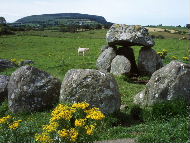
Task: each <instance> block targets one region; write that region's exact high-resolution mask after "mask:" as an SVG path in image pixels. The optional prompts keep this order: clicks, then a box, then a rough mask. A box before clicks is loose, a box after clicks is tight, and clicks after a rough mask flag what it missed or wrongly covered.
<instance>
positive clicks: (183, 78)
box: [134, 61, 190, 105]
mask: <svg viewBox="0 0 190 143" xmlns="http://www.w3.org/2000/svg"><path fill="white" fill-rule="evenodd" d="M176 98H185V99H186V100H187V101H188V102H189V103H190V65H189V64H185V63H182V62H179V61H171V62H170V63H169V64H167V65H166V66H164V67H163V68H161V69H159V70H158V71H156V72H154V73H153V75H152V77H151V79H150V80H149V82H148V83H147V85H146V88H145V90H143V91H142V92H140V93H139V94H137V95H136V96H135V98H134V102H135V103H137V104H142V105H152V104H154V103H157V102H161V101H165V100H173V99H176Z"/></svg>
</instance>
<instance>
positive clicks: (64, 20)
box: [16, 13, 112, 26]
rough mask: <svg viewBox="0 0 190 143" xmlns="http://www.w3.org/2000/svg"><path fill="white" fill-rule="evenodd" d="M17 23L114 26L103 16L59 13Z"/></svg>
mask: <svg viewBox="0 0 190 143" xmlns="http://www.w3.org/2000/svg"><path fill="white" fill-rule="evenodd" d="M16 23H22V24H38V25H49V26H56V25H62V24H65V25H69V24H78V25H88V24H103V25H109V24H112V23H110V22H107V21H106V19H105V18H104V17H102V16H97V15H89V14H80V13H58V14H43V15H32V16H27V17H24V18H21V19H19V20H17V21H16Z"/></svg>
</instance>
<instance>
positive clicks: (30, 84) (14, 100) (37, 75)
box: [8, 66, 61, 113]
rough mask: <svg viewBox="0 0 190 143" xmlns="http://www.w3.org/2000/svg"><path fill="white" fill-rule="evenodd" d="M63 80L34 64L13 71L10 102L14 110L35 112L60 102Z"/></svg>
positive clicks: (9, 95) (9, 84)
mask: <svg viewBox="0 0 190 143" xmlns="http://www.w3.org/2000/svg"><path fill="white" fill-rule="evenodd" d="M60 87H61V81H60V80H59V79H56V78H54V77H53V76H51V75H50V74H48V73H46V72H44V71H42V70H39V69H37V68H35V67H32V66H23V67H20V68H19V69H17V70H16V71H15V72H14V73H12V75H11V77H10V80H9V83H8V102H9V108H10V110H11V111H12V112H14V113H17V112H33V111H42V110H46V109H48V108H51V107H52V106H53V105H54V104H56V103H58V101H59V95H60Z"/></svg>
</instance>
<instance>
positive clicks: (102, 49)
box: [101, 45, 109, 52]
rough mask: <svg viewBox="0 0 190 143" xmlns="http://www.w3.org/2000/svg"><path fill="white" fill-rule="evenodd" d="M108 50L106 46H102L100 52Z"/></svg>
mask: <svg viewBox="0 0 190 143" xmlns="http://www.w3.org/2000/svg"><path fill="white" fill-rule="evenodd" d="M108 48H109V46H108V45H103V46H102V47H101V52H103V51H105V50H106V49H108Z"/></svg>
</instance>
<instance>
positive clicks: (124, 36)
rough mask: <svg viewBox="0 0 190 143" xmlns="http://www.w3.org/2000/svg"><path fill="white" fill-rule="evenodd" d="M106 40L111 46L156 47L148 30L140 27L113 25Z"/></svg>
mask: <svg viewBox="0 0 190 143" xmlns="http://www.w3.org/2000/svg"><path fill="white" fill-rule="evenodd" d="M106 40H107V42H108V45H110V46H115V45H121V46H134V45H139V46H145V47H152V46H154V41H153V39H152V38H151V36H149V33H148V30H147V29H146V28H144V27H141V26H139V25H126V24H113V25H112V26H111V28H110V29H109V31H108V32H107V34H106Z"/></svg>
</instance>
